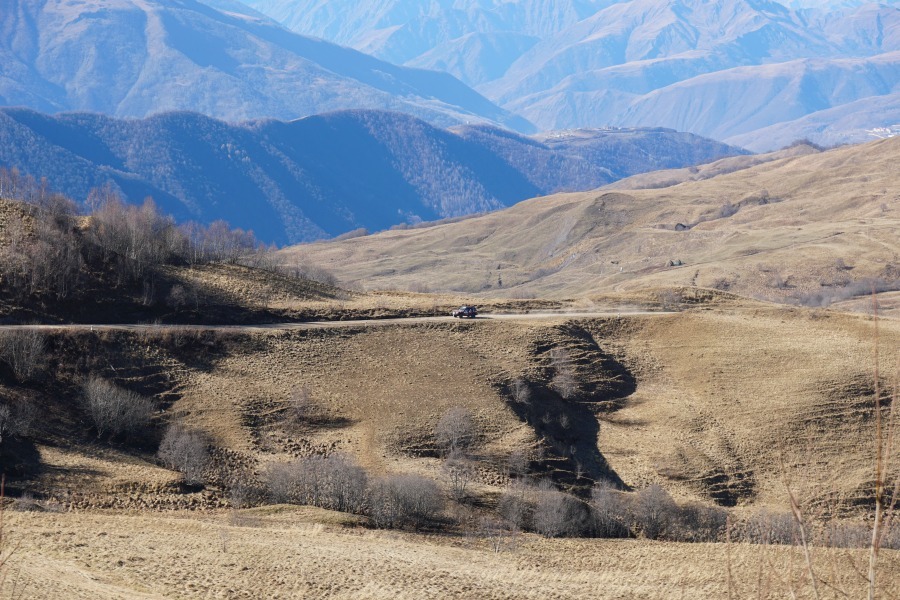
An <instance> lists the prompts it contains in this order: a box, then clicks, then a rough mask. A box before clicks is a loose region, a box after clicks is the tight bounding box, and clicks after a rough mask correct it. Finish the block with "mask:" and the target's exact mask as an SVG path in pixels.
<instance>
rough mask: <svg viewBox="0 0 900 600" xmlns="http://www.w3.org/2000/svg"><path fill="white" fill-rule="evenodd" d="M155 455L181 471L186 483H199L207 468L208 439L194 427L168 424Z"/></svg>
mask: <svg viewBox="0 0 900 600" xmlns="http://www.w3.org/2000/svg"><path fill="white" fill-rule="evenodd" d="M156 455H157V456H158V457H159V459H160V460H161V461H162V462H163V464H164V465H166V466H167V467H168V468H170V469H174V470H176V471H181V473H183V474H184V481H185V483H188V484H201V483H204V482H205V480H206V471H207V469H208V468H209V460H210V458H209V440H208V439H207V437H206V435H204V434H203V433H202V432H200V431H198V430H196V429H190V428H188V427H184V426H182V425H179V424H173V425H169V427H168V428H167V429H166V433H165V434H164V435H163V439H162V442H161V443H160V445H159V450H158V451H157V453H156Z"/></svg>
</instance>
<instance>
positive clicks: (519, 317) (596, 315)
mask: <svg viewBox="0 0 900 600" xmlns="http://www.w3.org/2000/svg"><path fill="white" fill-rule="evenodd" d="M672 314H676V313H673V312H664V311H643V310H622V311H604V312H549V311H548V312H530V313H493V314H484V315H479V316H478V317H476V318H474V319H457V318H455V317H450V316H441V317H392V318H385V319H356V320H347V321H306V322H295V323H290V322H289V323H261V324H252V325H178V324H156V323H123V324H90V323H62V324H52V325H0V331H16V330H35V331H166V330H171V329H182V330H183V329H188V330H192V331H282V330H294V329H335V328H349V327H378V326H383V325H411V324H419V323H452V322H459V321H461V322H467V323H468V322H474V323H478V322H483V321H540V320H547V319H564V320H572V319H576V320H582V319H603V318H611V317H634V316H665V315H672Z"/></svg>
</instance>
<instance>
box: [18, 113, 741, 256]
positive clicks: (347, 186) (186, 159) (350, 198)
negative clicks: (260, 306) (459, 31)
mask: <svg viewBox="0 0 900 600" xmlns="http://www.w3.org/2000/svg"><path fill="white" fill-rule="evenodd" d="M580 137H581V138H582V139H581V140H580V146H577V145H569V146H566V145H565V144H561V143H556V144H555V145H554V144H549V143H548V144H544V143H541V142H540V141H538V140H535V139H531V138H528V137H524V136H521V135H518V134H515V133H512V132H509V131H506V130H502V129H498V128H494V127H487V126H461V127H459V128H456V129H454V130H444V129H438V128H436V127H433V126H431V125H429V124H428V123H426V122H424V121H421V120H419V119H416V118H414V117H411V116H408V115H404V114H401V113H388V112H378V111H345V112H340V113H333V114H327V115H321V116H315V117H308V118H305V119H300V120H297V121H291V122H283V121H274V120H264V121H249V122H245V123H240V124H228V123H225V122H223V121H219V120H216V119H212V118H209V117H205V116H202V115H197V114H194V113H169V114H164V115H157V116H154V117H150V118H147V119H142V120H136V119H114V118H111V117H105V116H100V115H91V114H84V113H75V114H63V115H58V116H48V115H43V114H41V113H37V112H34V111H30V110H26V109H0V165H6V166H9V167H12V166H16V167H18V168H20V169H21V170H23V171H24V172H26V173H30V174H32V175H34V176H35V177H46V178H47V179H48V180H49V181H50V182H51V184H52V185H53V186H54V187H55V188H57V189H59V190H61V191H63V192H65V193H67V194H69V195H71V196H73V197H75V198H82V199H83V198H85V197H86V196H87V194H88V191H89V190H90V189H91V188H92V187H98V186H101V185H103V184H104V183H106V182H107V181H111V182H113V183H114V184H115V185H116V186H117V187H118V188H120V189H121V190H122V191H123V192H124V193H125V194H126V195H127V197H128V198H129V199H131V200H132V201H140V200H141V199H142V198H143V197H144V196H147V195H151V196H153V197H154V198H155V199H156V200H157V201H158V202H159V203H160V204H161V205H162V207H163V208H164V209H165V210H166V211H167V212H171V213H173V214H174V215H175V216H176V217H177V218H178V219H179V220H185V219H195V220H200V221H204V222H209V221H212V220H215V219H225V220H227V221H229V222H230V223H232V224H233V225H234V226H239V227H242V228H250V229H253V230H254V231H255V232H256V233H257V235H258V236H259V237H260V238H261V239H263V240H266V241H276V242H279V243H285V242H299V241H306V240H314V239H319V238H323V237H328V236H332V235H338V234H341V233H344V232H347V231H350V230H352V229H355V228H359V227H365V228H368V229H375V230H377V229H385V228H387V227H390V226H392V225H395V224H397V223H405V222H410V223H416V222H419V221H421V220H429V221H430V220H435V219H440V218H445V217H457V216H462V215H467V214H470V213H473V212H484V211H489V210H494V209H497V208H502V207H504V206H509V205H511V204H514V203H516V202H519V201H521V200H524V199H526V198H531V197H534V196H538V195H542V194H547V193H551V192H554V191H559V190H574V189H582V190H583V189H592V188H596V187H598V186H601V185H603V184H606V183H609V182H611V181H614V180H616V179H620V178H622V177H627V176H629V175H633V174H635V173H638V172H644V171H648V170H653V169H657V168H671V167H680V166H686V165H690V164H694V163H695V162H706V161H710V160H715V159H717V158H721V157H723V156H727V155H733V154H739V153H741V152H742V151H741V150H739V149H737V148H733V147H730V146H726V145H724V144H720V143H718V142H713V141H712V140H706V139H704V138H699V137H697V136H693V135H689V134H679V133H676V132H674V131H664V130H653V131H644V130H638V131H611V132H606V131H595V132H581V135H580ZM591 143H593V145H594V147H592V146H591Z"/></svg>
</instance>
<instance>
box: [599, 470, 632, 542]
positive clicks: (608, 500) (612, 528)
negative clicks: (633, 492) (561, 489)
mask: <svg viewBox="0 0 900 600" xmlns="http://www.w3.org/2000/svg"><path fill="white" fill-rule="evenodd" d="M591 511H592V516H593V518H594V530H595V531H596V533H597V535H598V536H600V537H609V538H617V537H627V536H628V535H629V534H630V529H629V523H630V520H631V516H630V515H631V513H630V505H629V503H628V501H627V499H626V498H625V495H624V494H623V493H622V492H620V491H618V490H617V489H615V488H614V487H613V486H612V485H611V484H609V483H606V482H602V483H598V484H597V485H595V486H594V489H592V490H591Z"/></svg>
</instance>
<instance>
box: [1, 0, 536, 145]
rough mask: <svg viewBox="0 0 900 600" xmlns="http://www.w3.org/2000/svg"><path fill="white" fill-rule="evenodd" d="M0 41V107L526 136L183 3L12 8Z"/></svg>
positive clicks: (337, 55)
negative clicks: (403, 123) (374, 119)
mask: <svg viewBox="0 0 900 600" xmlns="http://www.w3.org/2000/svg"><path fill="white" fill-rule="evenodd" d="M219 6H228V4H226V3H223V2H221V1H220V2H219ZM0 32H2V35H0V104H4V105H23V106H28V107H31V108H34V109H37V110H41V111H44V112H60V111H67V110H87V111H94V112H102V113H105V114H110V115H116V116H128V117H143V116H146V115H149V114H155V113H160V112H165V111H171V110H193V111H198V112H203V113H204V114H208V115H210V116H213V117H218V118H223V119H229V120H239V119H247V118H258V117H276V118H289V119H290V118H296V117H300V116H305V115H309V114H316V113H320V112H324V111H330V110H337V109H343V108H378V109H392V110H401V111H406V112H409V113H411V114H415V115H417V116H420V117H422V118H425V119H427V120H430V121H433V122H436V123H440V124H444V125H449V124H453V123H460V122H466V121H491V122H496V123H504V124H507V125H509V126H512V127H518V128H521V129H526V130H527V129H529V127H530V126H529V124H528V123H525V122H524V121H523V120H521V119H518V118H516V117H513V116H512V115H509V114H508V113H506V112H504V111H503V110H501V109H499V108H498V107H496V106H495V105H493V104H491V103H490V102H489V101H488V100H486V99H485V98H484V97H482V96H480V95H479V94H478V93H476V92H474V91H473V90H472V89H470V88H468V87H466V86H465V85H464V84H462V83H461V82H459V81H458V80H456V79H454V78H453V77H451V76H449V75H446V74H442V73H436V72H428V71H423V70H416V69H409V68H403V67H397V66H394V65H391V64H389V63H385V62H383V61H379V60H377V59H374V58H372V57H370V56H367V55H364V54H361V53H359V52H356V51H354V50H350V49H348V48H342V47H339V46H336V45H334V44H331V43H328V42H325V41H323V40H318V39H313V38H309V37H305V36H301V35H296V34H293V33H290V32H289V31H287V30H285V29H283V28H281V27H279V26H278V25H277V24H275V23H274V22H272V21H269V20H268V19H264V18H262V17H254V16H253V14H252V11H249V10H244V11H243V12H238V11H230V12H220V11H217V10H215V9H213V8H211V7H210V6H207V5H206V4H201V3H199V2H196V1H194V0H100V1H98V2H92V3H90V4H79V3H72V2H67V1H65V0H40V1H37V2H35V1H31V0H27V1H26V0H11V1H10V2H5V3H4V5H3V10H2V11H0Z"/></svg>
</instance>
